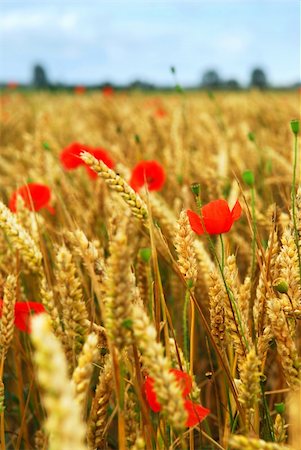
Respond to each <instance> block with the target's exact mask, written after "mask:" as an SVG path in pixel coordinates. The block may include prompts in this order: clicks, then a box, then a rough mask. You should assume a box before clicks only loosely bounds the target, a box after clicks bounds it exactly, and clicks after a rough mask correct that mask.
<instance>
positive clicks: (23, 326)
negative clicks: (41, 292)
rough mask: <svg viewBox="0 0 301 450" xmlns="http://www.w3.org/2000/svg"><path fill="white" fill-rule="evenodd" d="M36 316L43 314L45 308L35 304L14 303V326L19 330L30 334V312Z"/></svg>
mask: <svg viewBox="0 0 301 450" xmlns="http://www.w3.org/2000/svg"><path fill="white" fill-rule="evenodd" d="M32 311H34V312H35V313H36V314H39V313H42V312H45V308H44V306H43V305H42V304H41V303H36V302H16V304H15V325H16V327H17V328H19V330H21V331H25V332H26V333H30V332H31V329H30V321H29V318H30V316H31V312H32Z"/></svg>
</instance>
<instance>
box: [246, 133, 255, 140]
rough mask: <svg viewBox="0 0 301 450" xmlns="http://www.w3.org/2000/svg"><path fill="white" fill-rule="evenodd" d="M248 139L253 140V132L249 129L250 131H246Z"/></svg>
mask: <svg viewBox="0 0 301 450" xmlns="http://www.w3.org/2000/svg"><path fill="white" fill-rule="evenodd" d="M248 139H249V141H251V142H255V134H254V133H253V132H252V131H250V132H249V133H248Z"/></svg>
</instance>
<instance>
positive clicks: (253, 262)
mask: <svg viewBox="0 0 301 450" xmlns="http://www.w3.org/2000/svg"><path fill="white" fill-rule="evenodd" d="M251 207H252V231H253V233H252V234H253V235H252V268H251V274H252V279H253V278H254V272H255V252H256V214H255V189H254V186H252V187H251Z"/></svg>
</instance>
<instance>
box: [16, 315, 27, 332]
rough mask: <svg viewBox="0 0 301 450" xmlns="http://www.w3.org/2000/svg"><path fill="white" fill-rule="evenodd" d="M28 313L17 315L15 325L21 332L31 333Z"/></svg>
mask: <svg viewBox="0 0 301 450" xmlns="http://www.w3.org/2000/svg"><path fill="white" fill-rule="evenodd" d="M28 322H29V321H28V313H18V314H15V325H16V327H17V328H18V329H19V330H20V331H24V332H25V333H29V323H28Z"/></svg>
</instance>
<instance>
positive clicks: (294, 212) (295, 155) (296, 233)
mask: <svg viewBox="0 0 301 450" xmlns="http://www.w3.org/2000/svg"><path fill="white" fill-rule="evenodd" d="M294 136H295V139H294V166H293V185H292V209H293V224H294V234H295V244H296V248H297V253H298V263H299V277H300V281H301V254H300V246H299V233H298V226H297V218H296V173H297V161H298V135H297V133H294Z"/></svg>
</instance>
